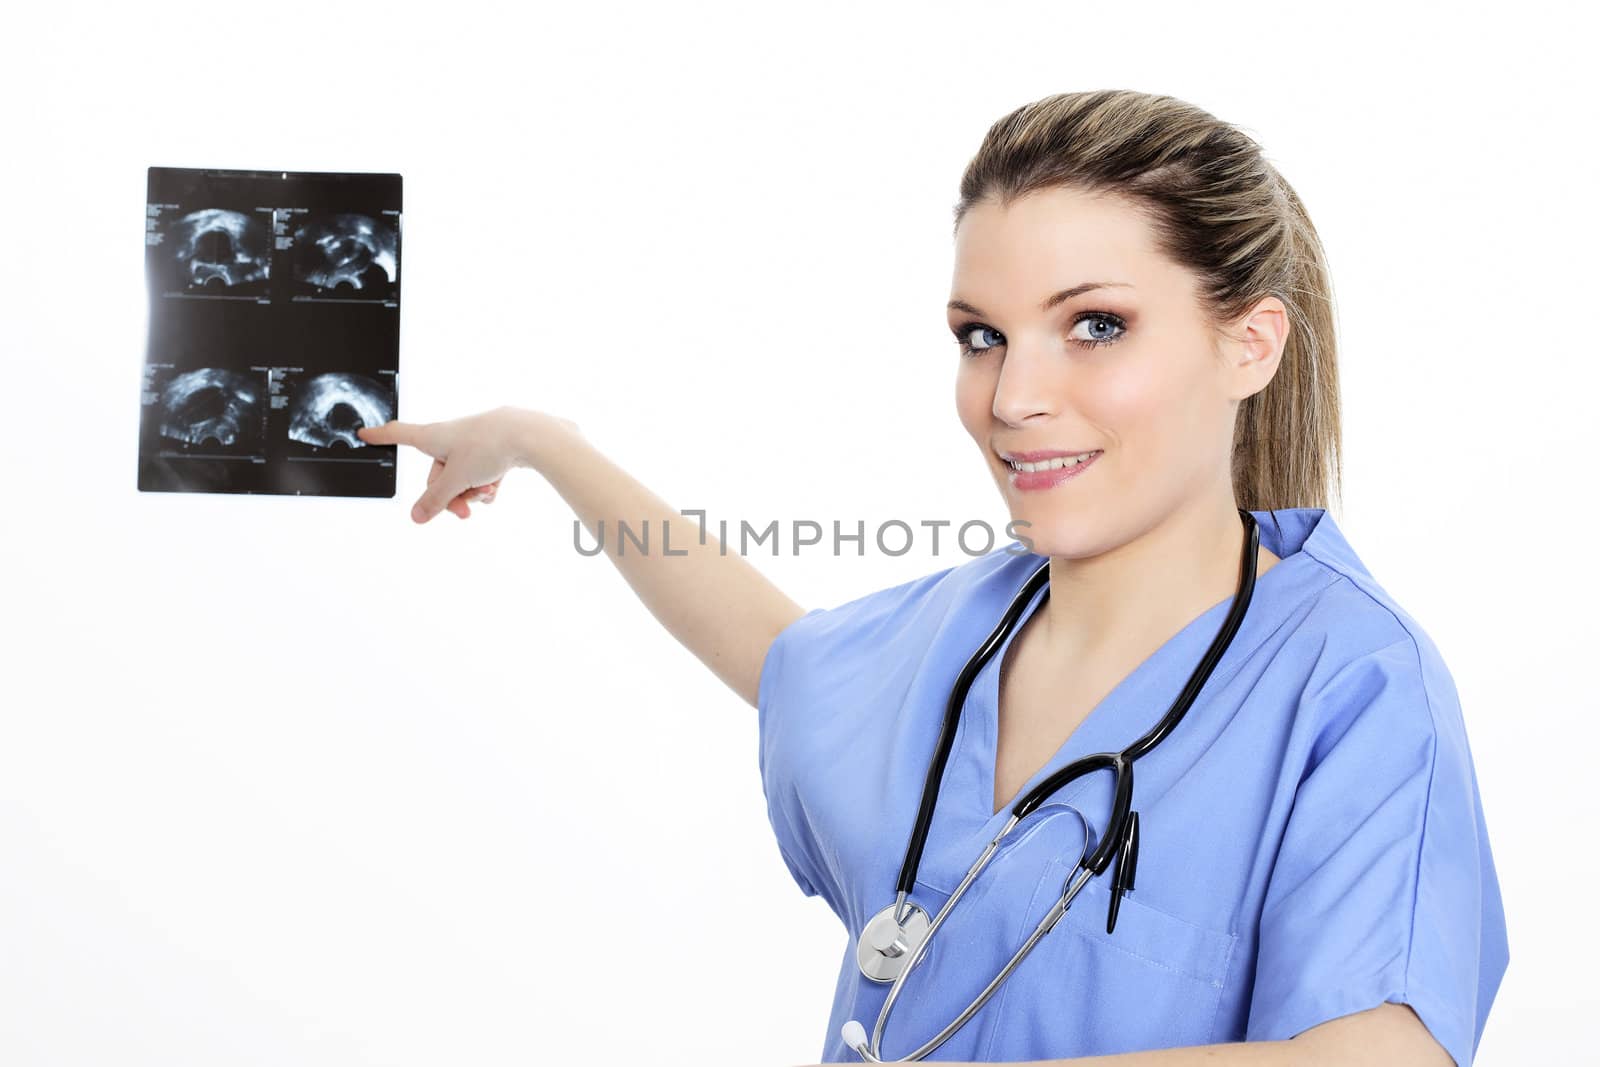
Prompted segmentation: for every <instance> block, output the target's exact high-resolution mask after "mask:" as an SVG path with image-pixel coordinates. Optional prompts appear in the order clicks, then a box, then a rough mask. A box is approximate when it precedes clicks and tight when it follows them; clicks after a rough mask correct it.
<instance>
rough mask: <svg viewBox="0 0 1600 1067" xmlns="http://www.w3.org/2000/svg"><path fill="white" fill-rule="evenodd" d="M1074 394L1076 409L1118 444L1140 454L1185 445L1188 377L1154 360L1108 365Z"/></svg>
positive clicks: (1189, 408)
mask: <svg viewBox="0 0 1600 1067" xmlns="http://www.w3.org/2000/svg"><path fill="white" fill-rule="evenodd" d="M1085 386H1086V387H1085V388H1083V389H1081V390H1079V394H1078V396H1077V398H1076V401H1077V403H1078V404H1079V405H1080V406H1079V410H1080V411H1082V412H1083V414H1084V415H1085V417H1087V418H1088V419H1090V420H1091V421H1092V422H1094V423H1095V424H1096V425H1098V426H1101V427H1104V428H1105V429H1106V430H1107V431H1108V432H1109V433H1111V434H1113V435H1114V438H1113V439H1114V441H1115V442H1116V443H1117V445H1118V446H1119V447H1120V448H1123V449H1126V450H1127V451H1129V452H1131V453H1132V456H1131V458H1134V459H1137V458H1138V457H1139V456H1142V455H1143V456H1166V455H1170V454H1171V453H1172V452H1173V451H1174V450H1176V449H1181V448H1182V447H1184V445H1183V442H1184V441H1187V440H1189V438H1190V436H1191V428H1190V427H1189V426H1188V421H1189V418H1190V415H1191V412H1192V408H1193V405H1192V404H1191V403H1187V402H1186V401H1185V397H1186V396H1187V395H1188V393H1189V391H1190V388H1191V386H1190V383H1187V382H1185V381H1184V380H1182V379H1181V378H1180V377H1179V376H1177V375H1174V374H1172V373H1171V371H1170V368H1163V367H1159V366H1157V365H1155V364H1154V363H1153V362H1136V361H1128V362H1125V363H1123V364H1119V365H1117V366H1114V367H1107V368H1106V369H1105V371H1104V373H1102V374H1099V375H1097V376H1096V377H1095V379H1094V380H1093V382H1092V383H1085Z"/></svg>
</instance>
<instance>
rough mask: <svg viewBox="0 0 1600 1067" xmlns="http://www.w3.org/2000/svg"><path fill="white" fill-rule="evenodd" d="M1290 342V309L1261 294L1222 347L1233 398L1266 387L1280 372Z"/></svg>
mask: <svg viewBox="0 0 1600 1067" xmlns="http://www.w3.org/2000/svg"><path fill="white" fill-rule="evenodd" d="M1288 342H1289V310H1288V308H1286V307H1284V306H1283V301H1282V300H1279V299H1278V298H1277V297H1275V296H1264V297H1262V298H1261V299H1260V300H1259V301H1258V302H1257V303H1256V305H1255V307H1253V308H1251V309H1250V310H1249V311H1248V312H1246V313H1245V314H1244V315H1243V316H1241V317H1240V318H1239V319H1237V320H1235V321H1234V323H1233V325H1232V328H1231V329H1230V330H1229V332H1228V340H1227V341H1226V342H1225V343H1224V345H1223V349H1222V351H1223V355H1224V357H1225V359H1226V361H1227V362H1226V370H1227V373H1228V374H1229V375H1230V377H1231V380H1232V389H1231V392H1230V395H1231V397H1232V398H1233V399H1235V400H1243V399H1244V398H1245V397H1248V396H1254V395H1255V394H1256V393H1259V392H1260V391H1261V390H1263V389H1265V388H1266V387H1267V383H1269V382H1271V381H1272V377H1273V375H1275V374H1277V373H1278V364H1279V363H1281V362H1282V361H1283V349H1284V346H1285V345H1287V344H1288Z"/></svg>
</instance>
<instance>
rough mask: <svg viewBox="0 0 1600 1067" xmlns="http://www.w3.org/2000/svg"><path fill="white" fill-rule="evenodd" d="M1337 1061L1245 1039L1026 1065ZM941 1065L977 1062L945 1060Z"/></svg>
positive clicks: (1293, 1065) (1231, 1066)
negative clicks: (1226, 1042) (1220, 1043)
mask: <svg viewBox="0 0 1600 1067" xmlns="http://www.w3.org/2000/svg"><path fill="white" fill-rule="evenodd" d="M1337 1062H1339V1061H1338V1060H1335V1059H1328V1058H1319V1056H1318V1054H1317V1050H1316V1048H1315V1046H1314V1045H1312V1044H1311V1043H1308V1042H1304V1041H1248V1042H1236V1043H1230V1044H1224V1045H1191V1046H1188V1047H1186V1048H1164V1049H1154V1050H1151V1051H1148V1052H1124V1053H1120V1054H1118V1055H1115V1056H1083V1057H1080V1058H1077V1059H1066V1060H1030V1061H1027V1067H1331V1065H1332V1064H1334V1063H1337ZM943 1067H977V1065H975V1064H968V1063H960V1064H958V1063H946V1064H943ZM1018 1067H1024V1065H1021V1064H1019V1065H1018Z"/></svg>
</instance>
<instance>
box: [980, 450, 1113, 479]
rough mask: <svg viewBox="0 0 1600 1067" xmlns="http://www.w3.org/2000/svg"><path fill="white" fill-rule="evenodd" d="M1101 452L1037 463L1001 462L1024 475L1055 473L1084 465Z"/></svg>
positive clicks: (1083, 453)
mask: <svg viewBox="0 0 1600 1067" xmlns="http://www.w3.org/2000/svg"><path fill="white" fill-rule="evenodd" d="M1101 451H1103V450H1101V449H1096V450H1095V451H1093V452H1080V453H1078V454H1077V455H1075V456H1056V457H1054V458H1052V459H1046V460H1041V461H1040V462H1038V463H1018V462H1017V461H1016V460H1010V459H1008V460H1004V461H1003V462H1004V463H1005V464H1006V466H1008V467H1010V468H1011V469H1012V470H1014V471H1021V472H1023V473H1025V474H1028V473H1036V472H1039V471H1055V470H1061V469H1062V468H1064V467H1075V466H1077V465H1078V464H1080V463H1086V462H1088V461H1089V460H1091V459H1093V458H1094V457H1095V456H1098V455H1099V454H1100V452H1101Z"/></svg>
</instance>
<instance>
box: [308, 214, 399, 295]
mask: <svg viewBox="0 0 1600 1067" xmlns="http://www.w3.org/2000/svg"><path fill="white" fill-rule="evenodd" d="M294 248H295V253H296V254H295V280H296V281H297V282H300V283H302V284H303V285H305V286H308V287H311V288H312V289H315V290H331V291H333V292H336V293H337V292H339V291H340V290H341V289H342V290H345V291H347V292H349V293H355V292H359V293H362V294H365V295H374V294H376V295H378V296H386V295H387V294H388V290H389V287H390V286H391V285H393V284H394V283H395V282H396V281H397V280H399V269H400V265H399V249H400V235H399V234H398V233H397V232H396V231H395V228H394V227H393V226H392V225H390V224H389V223H387V222H385V221H384V220H382V219H375V218H372V217H371V216H369V215H353V214H339V215H332V216H328V217H323V218H313V219H308V220H306V221H305V222H304V223H302V224H301V225H300V226H299V227H298V228H296V230H295V231H294Z"/></svg>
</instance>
